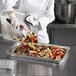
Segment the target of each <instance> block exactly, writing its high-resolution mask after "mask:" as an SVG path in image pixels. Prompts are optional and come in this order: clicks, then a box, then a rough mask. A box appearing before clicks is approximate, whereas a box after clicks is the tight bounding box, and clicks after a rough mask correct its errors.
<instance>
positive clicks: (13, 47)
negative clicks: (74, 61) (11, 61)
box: [8, 42, 70, 64]
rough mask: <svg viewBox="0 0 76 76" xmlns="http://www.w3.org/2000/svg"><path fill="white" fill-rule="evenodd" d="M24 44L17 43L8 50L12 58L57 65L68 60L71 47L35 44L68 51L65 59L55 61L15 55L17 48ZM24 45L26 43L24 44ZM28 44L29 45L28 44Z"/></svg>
mask: <svg viewBox="0 0 76 76" xmlns="http://www.w3.org/2000/svg"><path fill="white" fill-rule="evenodd" d="M21 43H22V42H17V43H15V44H14V45H13V46H11V47H10V48H9V50H8V54H9V55H10V56H12V57H16V58H23V59H30V60H34V61H42V62H49V63H57V64H60V63H62V62H63V61H64V60H66V59H67V56H68V52H69V50H70V47H68V46H60V45H53V44H39V43H37V44H35V45H45V46H57V47H59V48H65V49H66V53H65V55H64V56H63V58H62V59H61V60H54V59H47V58H41V57H32V56H27V55H18V54H16V53H14V51H15V49H16V47H17V46H19V45H20V44H21ZM23 43H24V42H23ZM26 44H27V43H26Z"/></svg>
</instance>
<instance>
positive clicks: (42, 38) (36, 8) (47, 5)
mask: <svg viewBox="0 0 76 76" xmlns="http://www.w3.org/2000/svg"><path fill="white" fill-rule="evenodd" d="M14 6H16V7H17V8H18V9H19V11H20V12H24V13H25V14H26V15H31V16H34V18H35V19H37V20H38V21H39V22H40V24H41V26H42V30H41V31H39V32H38V40H39V42H40V43H49V38H48V34H47V29H46V27H47V25H48V24H49V23H50V22H52V21H53V20H54V19H55V16H54V0H0V12H2V11H13V8H12V7H14Z"/></svg>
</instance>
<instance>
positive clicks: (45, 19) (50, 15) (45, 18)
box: [38, 0, 55, 29]
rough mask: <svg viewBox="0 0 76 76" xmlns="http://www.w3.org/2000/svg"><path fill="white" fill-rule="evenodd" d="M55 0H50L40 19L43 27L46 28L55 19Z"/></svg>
mask: <svg viewBox="0 0 76 76" xmlns="http://www.w3.org/2000/svg"><path fill="white" fill-rule="evenodd" d="M54 19H55V16H54V0H49V3H48V6H47V8H46V10H45V13H44V14H43V15H42V16H41V17H40V18H39V19H38V21H39V22H40V24H41V26H42V29H46V27H47V25H48V24H49V23H51V22H52V21H54Z"/></svg>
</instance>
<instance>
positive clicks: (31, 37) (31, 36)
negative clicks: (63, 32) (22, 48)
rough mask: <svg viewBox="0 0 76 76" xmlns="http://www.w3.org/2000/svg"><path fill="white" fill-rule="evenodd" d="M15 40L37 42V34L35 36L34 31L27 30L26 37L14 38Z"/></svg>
mask: <svg viewBox="0 0 76 76" xmlns="http://www.w3.org/2000/svg"><path fill="white" fill-rule="evenodd" d="M16 40H17V41H23V42H27V43H29V42H34V43H37V42H38V40H37V36H35V33H34V32H32V31H29V32H27V37H26V38H25V36H23V37H21V38H16Z"/></svg>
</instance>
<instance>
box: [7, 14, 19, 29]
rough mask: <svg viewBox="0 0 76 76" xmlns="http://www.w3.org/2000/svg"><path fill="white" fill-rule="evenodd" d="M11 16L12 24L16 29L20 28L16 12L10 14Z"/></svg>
mask: <svg viewBox="0 0 76 76" xmlns="http://www.w3.org/2000/svg"><path fill="white" fill-rule="evenodd" d="M8 16H9V18H10V19H11V25H12V26H13V28H15V29H19V25H20V24H19V21H18V19H17V17H16V16H15V14H14V13H11V14H8Z"/></svg>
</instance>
